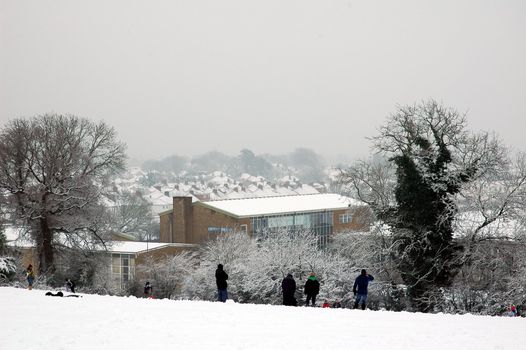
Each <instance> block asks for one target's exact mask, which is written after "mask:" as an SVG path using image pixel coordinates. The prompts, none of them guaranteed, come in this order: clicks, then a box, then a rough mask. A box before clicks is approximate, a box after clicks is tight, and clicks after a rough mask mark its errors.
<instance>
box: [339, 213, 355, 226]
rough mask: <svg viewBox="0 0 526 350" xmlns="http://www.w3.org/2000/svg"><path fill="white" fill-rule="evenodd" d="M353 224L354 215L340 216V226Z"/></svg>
mask: <svg viewBox="0 0 526 350" xmlns="http://www.w3.org/2000/svg"><path fill="white" fill-rule="evenodd" d="M351 222H352V215H351V214H350V213H345V214H341V215H340V224H350V223H351Z"/></svg>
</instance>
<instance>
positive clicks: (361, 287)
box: [352, 269, 374, 310]
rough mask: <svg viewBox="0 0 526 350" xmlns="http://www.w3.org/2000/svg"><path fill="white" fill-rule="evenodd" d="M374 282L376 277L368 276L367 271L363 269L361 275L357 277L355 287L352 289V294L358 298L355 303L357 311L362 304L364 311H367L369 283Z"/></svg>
mask: <svg viewBox="0 0 526 350" xmlns="http://www.w3.org/2000/svg"><path fill="white" fill-rule="evenodd" d="M373 280H374V277H373V276H372V275H368V274H367V271H365V269H363V270H362V272H361V273H360V275H359V276H358V277H356V280H355V281H354V286H353V287H352V292H353V293H354V295H355V296H356V300H355V301H354V308H355V309H357V308H358V304H362V310H365V305H366V303H367V287H368V286H369V282H371V281H373Z"/></svg>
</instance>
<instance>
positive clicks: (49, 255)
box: [37, 218, 55, 275]
mask: <svg viewBox="0 0 526 350" xmlns="http://www.w3.org/2000/svg"><path fill="white" fill-rule="evenodd" d="M39 229H40V235H39V236H40V237H39V238H40V240H39V242H38V244H37V254H38V273H39V274H40V275H41V274H46V275H49V274H53V273H54V272H55V265H54V261H53V259H54V256H53V244H52V243H53V232H51V230H50V229H49V225H48V222H47V219H46V218H41V219H40V222H39Z"/></svg>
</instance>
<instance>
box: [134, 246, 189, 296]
mask: <svg viewBox="0 0 526 350" xmlns="http://www.w3.org/2000/svg"><path fill="white" fill-rule="evenodd" d="M196 263H197V261H196V255H195V253H193V252H182V253H179V254H177V255H174V256H172V257H169V258H166V259H163V260H160V261H155V260H153V259H150V260H148V261H147V262H146V264H144V266H143V267H141V268H139V269H138V271H137V272H138V275H139V276H144V277H145V279H144V281H142V280H140V281H138V282H140V285H141V286H144V283H145V282H146V281H149V282H150V283H151V284H152V286H153V295H155V297H157V298H168V299H173V298H175V297H177V296H180V295H181V291H182V288H183V282H184V281H185V280H186V279H187V278H189V276H191V275H192V274H193V272H194V270H195V265H196ZM140 292H142V290H141V291H140Z"/></svg>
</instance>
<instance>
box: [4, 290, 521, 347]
mask: <svg viewBox="0 0 526 350" xmlns="http://www.w3.org/2000/svg"><path fill="white" fill-rule="evenodd" d="M45 292H46V291H43V290H32V291H29V290H25V289H17V288H7V287H2V288H0V349H2V350H11V349H24V350H29V349H39V350H48V349H49V350H51V349H53V350H57V349H67V350H72V349H127V350H129V349H151V350H154V349H177V350H182V349H217V350H221V349H229V350H230V349H250V350H254V349H287V350H291V349H301V350H307V349H330V350H336V349H367V350H375V349H390V350H396V349H404V350H407V349H440V350H444V349H477V350H481V349H525V348H526V345H525V343H524V340H523V337H522V336H523V334H524V329H525V327H526V319H524V318H517V317H516V318H508V317H484V316H472V315H464V316H455V315H429V314H415V313H406V312H399V313H395V312H378V311H377V312H375V311H361V310H347V309H321V308H306V307H298V308H293V307H284V306H270V305H249V304H236V303H233V302H232V303H230V302H229V303H226V304H222V303H217V302H197V301H172V300H147V299H137V298H135V297H130V298H123V297H110V296H97V295H82V298H66V297H63V298H60V297H49V296H45V295H44V294H45ZM65 294H67V293H65Z"/></svg>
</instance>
